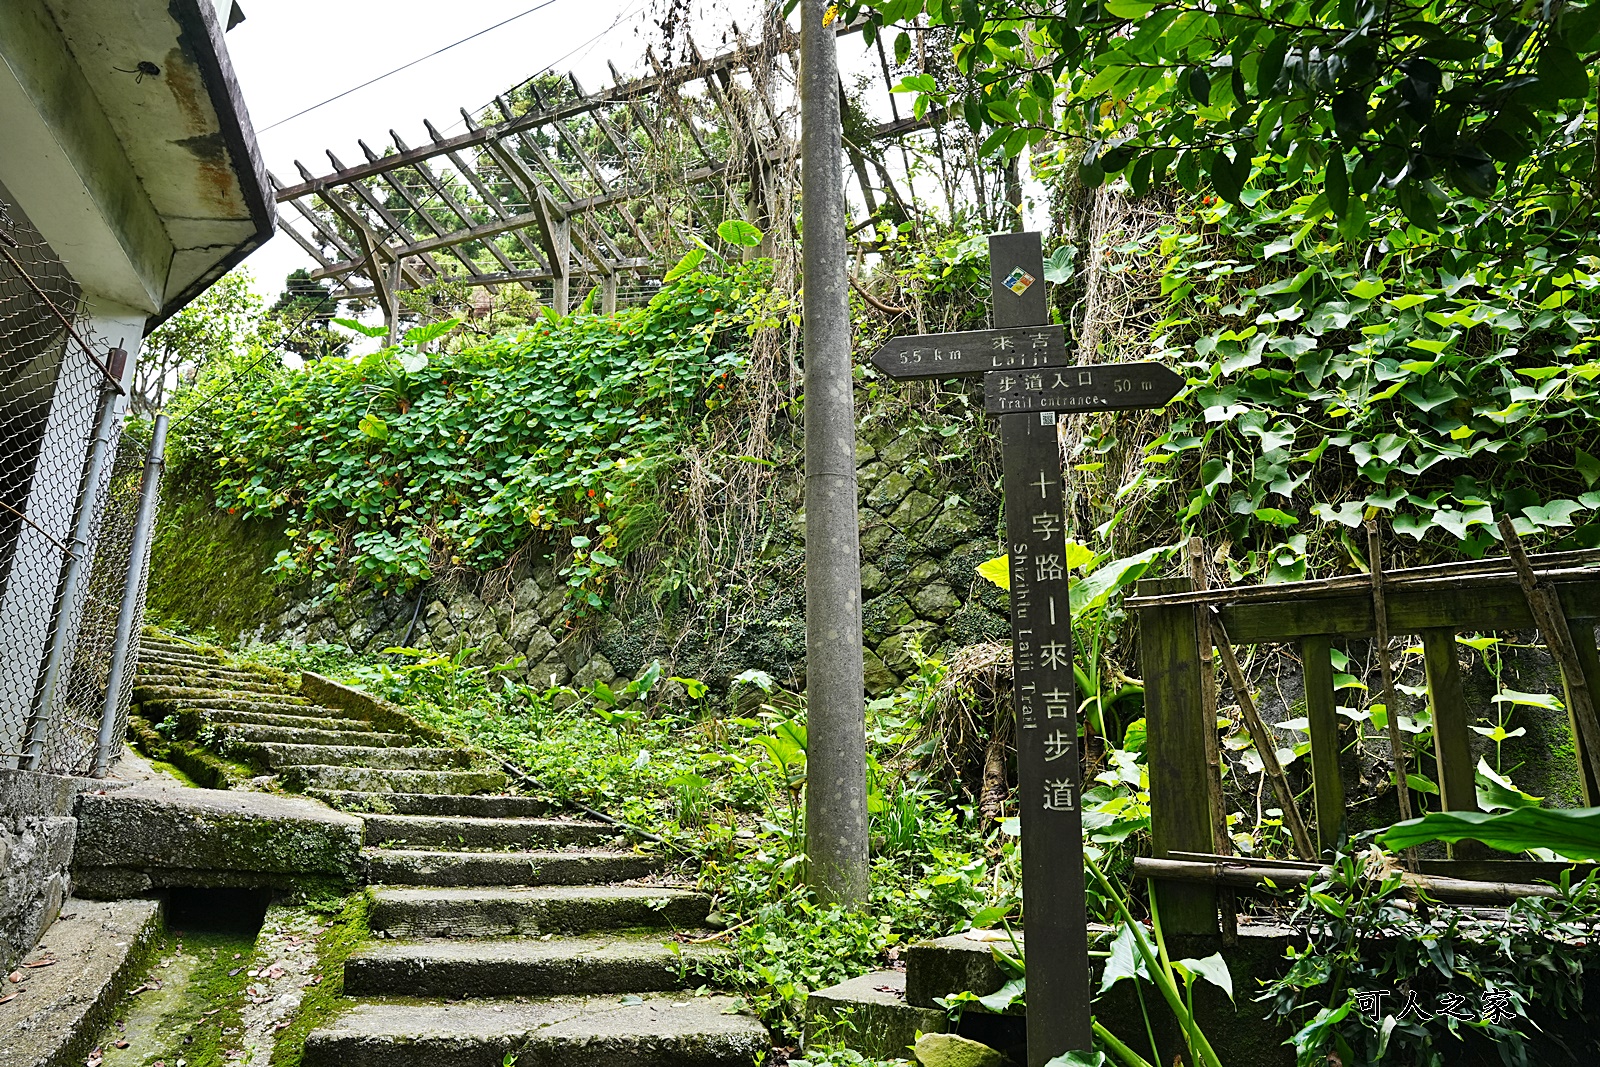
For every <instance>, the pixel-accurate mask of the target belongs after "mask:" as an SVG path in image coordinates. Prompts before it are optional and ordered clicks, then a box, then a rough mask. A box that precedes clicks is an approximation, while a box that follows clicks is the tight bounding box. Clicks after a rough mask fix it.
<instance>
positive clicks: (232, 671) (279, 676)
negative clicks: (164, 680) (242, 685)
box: [139, 656, 293, 685]
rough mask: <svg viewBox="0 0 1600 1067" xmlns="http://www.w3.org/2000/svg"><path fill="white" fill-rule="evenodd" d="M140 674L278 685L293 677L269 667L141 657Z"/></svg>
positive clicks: (291, 680)
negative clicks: (226, 665)
mask: <svg viewBox="0 0 1600 1067" xmlns="http://www.w3.org/2000/svg"><path fill="white" fill-rule="evenodd" d="M139 673H140V674H181V675H184V676H186V677H188V676H193V677H202V678H231V679H234V680H237V681H241V682H275V683H277V684H279V685H292V684H293V677H292V676H291V675H289V674H286V673H284V672H281V671H275V670H273V669H272V668H270V667H225V666H223V665H222V664H219V663H213V664H200V663H187V662H184V661H181V660H170V659H165V658H163V657H161V656H141V657H140V658H139Z"/></svg>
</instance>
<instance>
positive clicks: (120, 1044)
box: [111, 1041, 128, 1048]
mask: <svg viewBox="0 0 1600 1067" xmlns="http://www.w3.org/2000/svg"><path fill="white" fill-rule="evenodd" d="M111 1047H112V1048H127V1047H128V1043H127V1042H126V1041H113V1042H112V1043H111Z"/></svg>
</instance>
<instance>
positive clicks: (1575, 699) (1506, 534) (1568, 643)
mask: <svg viewBox="0 0 1600 1067" xmlns="http://www.w3.org/2000/svg"><path fill="white" fill-rule="evenodd" d="M1500 536H1501V538H1502V539H1504V541H1505V545H1506V553H1507V555H1508V556H1509V557H1510V559H1511V563H1512V566H1514V567H1515V568H1516V571H1517V581H1518V582H1520V583H1521V585H1522V592H1523V595H1524V596H1526V597H1527V598H1528V610H1529V611H1531V612H1532V613H1533V618H1534V622H1535V623H1537V624H1538V627H1539V629H1540V630H1542V631H1544V636H1545V642H1546V643H1547V644H1548V645H1549V646H1550V651H1551V652H1552V653H1554V655H1555V658H1556V662H1557V663H1559V664H1560V665H1561V673H1562V675H1563V676H1565V678H1566V682H1567V703H1568V704H1569V705H1570V708H1571V711H1572V721H1573V722H1574V723H1576V724H1577V727H1578V732H1579V734H1580V735H1581V736H1580V737H1579V739H1578V740H1579V741H1581V742H1582V747H1583V755H1584V759H1585V761H1586V762H1587V764H1588V766H1589V768H1590V773H1591V774H1592V775H1594V776H1595V777H1596V778H1600V717H1597V716H1596V714H1595V706H1594V693H1592V692H1591V691H1590V690H1589V680H1588V677H1587V675H1585V674H1584V671H1583V664H1582V662H1580V661H1579V659H1578V646H1577V643H1576V642H1575V641H1574V640H1573V637H1572V629H1571V627H1570V626H1568V625H1567V615H1566V612H1565V611H1564V610H1562V607H1561V598H1560V596H1559V595H1558V594H1557V593H1556V591H1555V590H1554V589H1553V588H1551V587H1550V585H1549V584H1548V583H1547V582H1543V581H1541V580H1540V579H1539V576H1538V575H1537V574H1536V573H1535V572H1534V569H1533V565H1532V563H1531V562H1530V561H1529V559H1528V553H1527V551H1526V550H1525V549H1524V548H1523V547H1522V538H1521V537H1519V536H1518V535H1517V528H1516V526H1515V525H1514V524H1513V523H1512V521H1511V517H1510V516H1509V515H1502V516H1501V517H1500Z"/></svg>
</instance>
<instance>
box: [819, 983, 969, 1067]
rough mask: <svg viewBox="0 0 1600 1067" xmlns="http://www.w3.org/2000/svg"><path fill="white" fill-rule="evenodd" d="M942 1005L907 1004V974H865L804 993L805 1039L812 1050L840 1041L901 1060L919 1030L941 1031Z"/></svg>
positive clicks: (945, 1024) (946, 1022)
mask: <svg viewBox="0 0 1600 1067" xmlns="http://www.w3.org/2000/svg"><path fill="white" fill-rule="evenodd" d="M948 1028H949V1016H948V1015H947V1014H946V1013H945V1011H944V1009H943V1008H925V1007H924V1008H919V1007H917V1006H915V1005H913V1004H908V1003H906V972H904V971H879V972H877V973H876V974H864V975H862V976H861V977H859V978H852V979H850V980H849V981H847V982H841V983H839V984H838V985H835V986H829V987H828V988H826V989H818V990H815V991H814V992H812V993H810V994H809V995H808V996H807V997H806V1019H805V1041H804V1043H803V1044H804V1047H806V1048H810V1047H812V1046H813V1045H815V1044H820V1043H822V1042H824V1041H827V1042H835V1041H837V1042H839V1043H841V1044H843V1045H844V1046H845V1047H846V1048H849V1049H853V1050H854V1051H856V1052H859V1053H861V1054H862V1055H863V1056H870V1057H872V1058H873V1059H882V1060H898V1059H904V1058H905V1056H906V1049H907V1047H908V1046H910V1045H912V1044H914V1043H915V1042H916V1040H917V1035H918V1034H937V1033H944V1032H945V1030H947V1029H948Z"/></svg>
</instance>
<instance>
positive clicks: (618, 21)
mask: <svg viewBox="0 0 1600 1067" xmlns="http://www.w3.org/2000/svg"><path fill="white" fill-rule="evenodd" d="M640 2H641V0H634V3H632V4H629V5H628V7H627V8H625V9H624V10H623V11H622V12H621V13H620V14H618V15H617V17H616V18H614V19H612V20H611V25H609V26H607V27H605V28H604V29H602V30H601V31H600V32H599V33H596V34H595V35H594V36H593V37H591V38H589V39H588V40H587V41H584V42H583V43H581V44H577V45H574V46H573V47H572V49H571V51H569V52H567V53H566V54H565V55H561V56H557V57H556V58H555V59H552V60H551V61H550V62H548V63H546V64H545V65H544V66H543V67H541V68H540V69H539V70H536V71H534V72H533V73H532V74H530V75H528V76H527V77H526V78H523V79H522V80H521V81H519V82H518V83H517V84H515V85H513V86H512V87H511V88H510V89H508V90H506V94H505V95H509V94H511V93H514V92H516V91H517V90H518V89H520V88H522V87H523V86H524V85H527V84H528V83H529V82H531V81H533V80H534V79H535V78H540V77H543V76H544V75H546V74H548V73H550V72H551V71H552V70H554V69H555V66H556V64H557V63H564V62H566V61H567V60H568V59H570V58H571V57H573V56H575V55H577V54H578V53H579V52H581V51H584V50H585V49H589V48H592V47H593V46H594V44H595V42H596V41H598V40H600V39H601V38H602V37H605V36H606V35H607V34H609V33H610V32H611V31H612V30H614V29H616V28H617V27H618V26H620V25H622V20H623V19H625V18H627V17H628V16H629V15H631V14H632V13H633V12H634V11H636V10H637V9H638V7H639V4H640ZM492 103H494V101H493V100H491V101H489V102H488V103H485V104H484V105H483V107H480V108H478V111H479V112H482V111H484V110H486V109H487V108H488V107H489V104H492ZM457 126H465V123H464V122H463V121H462V120H460V119H457V120H456V121H455V122H452V123H451V124H450V125H448V126H446V127H445V132H446V133H448V132H449V131H451V130H453V129H455V128H456V127H457Z"/></svg>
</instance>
